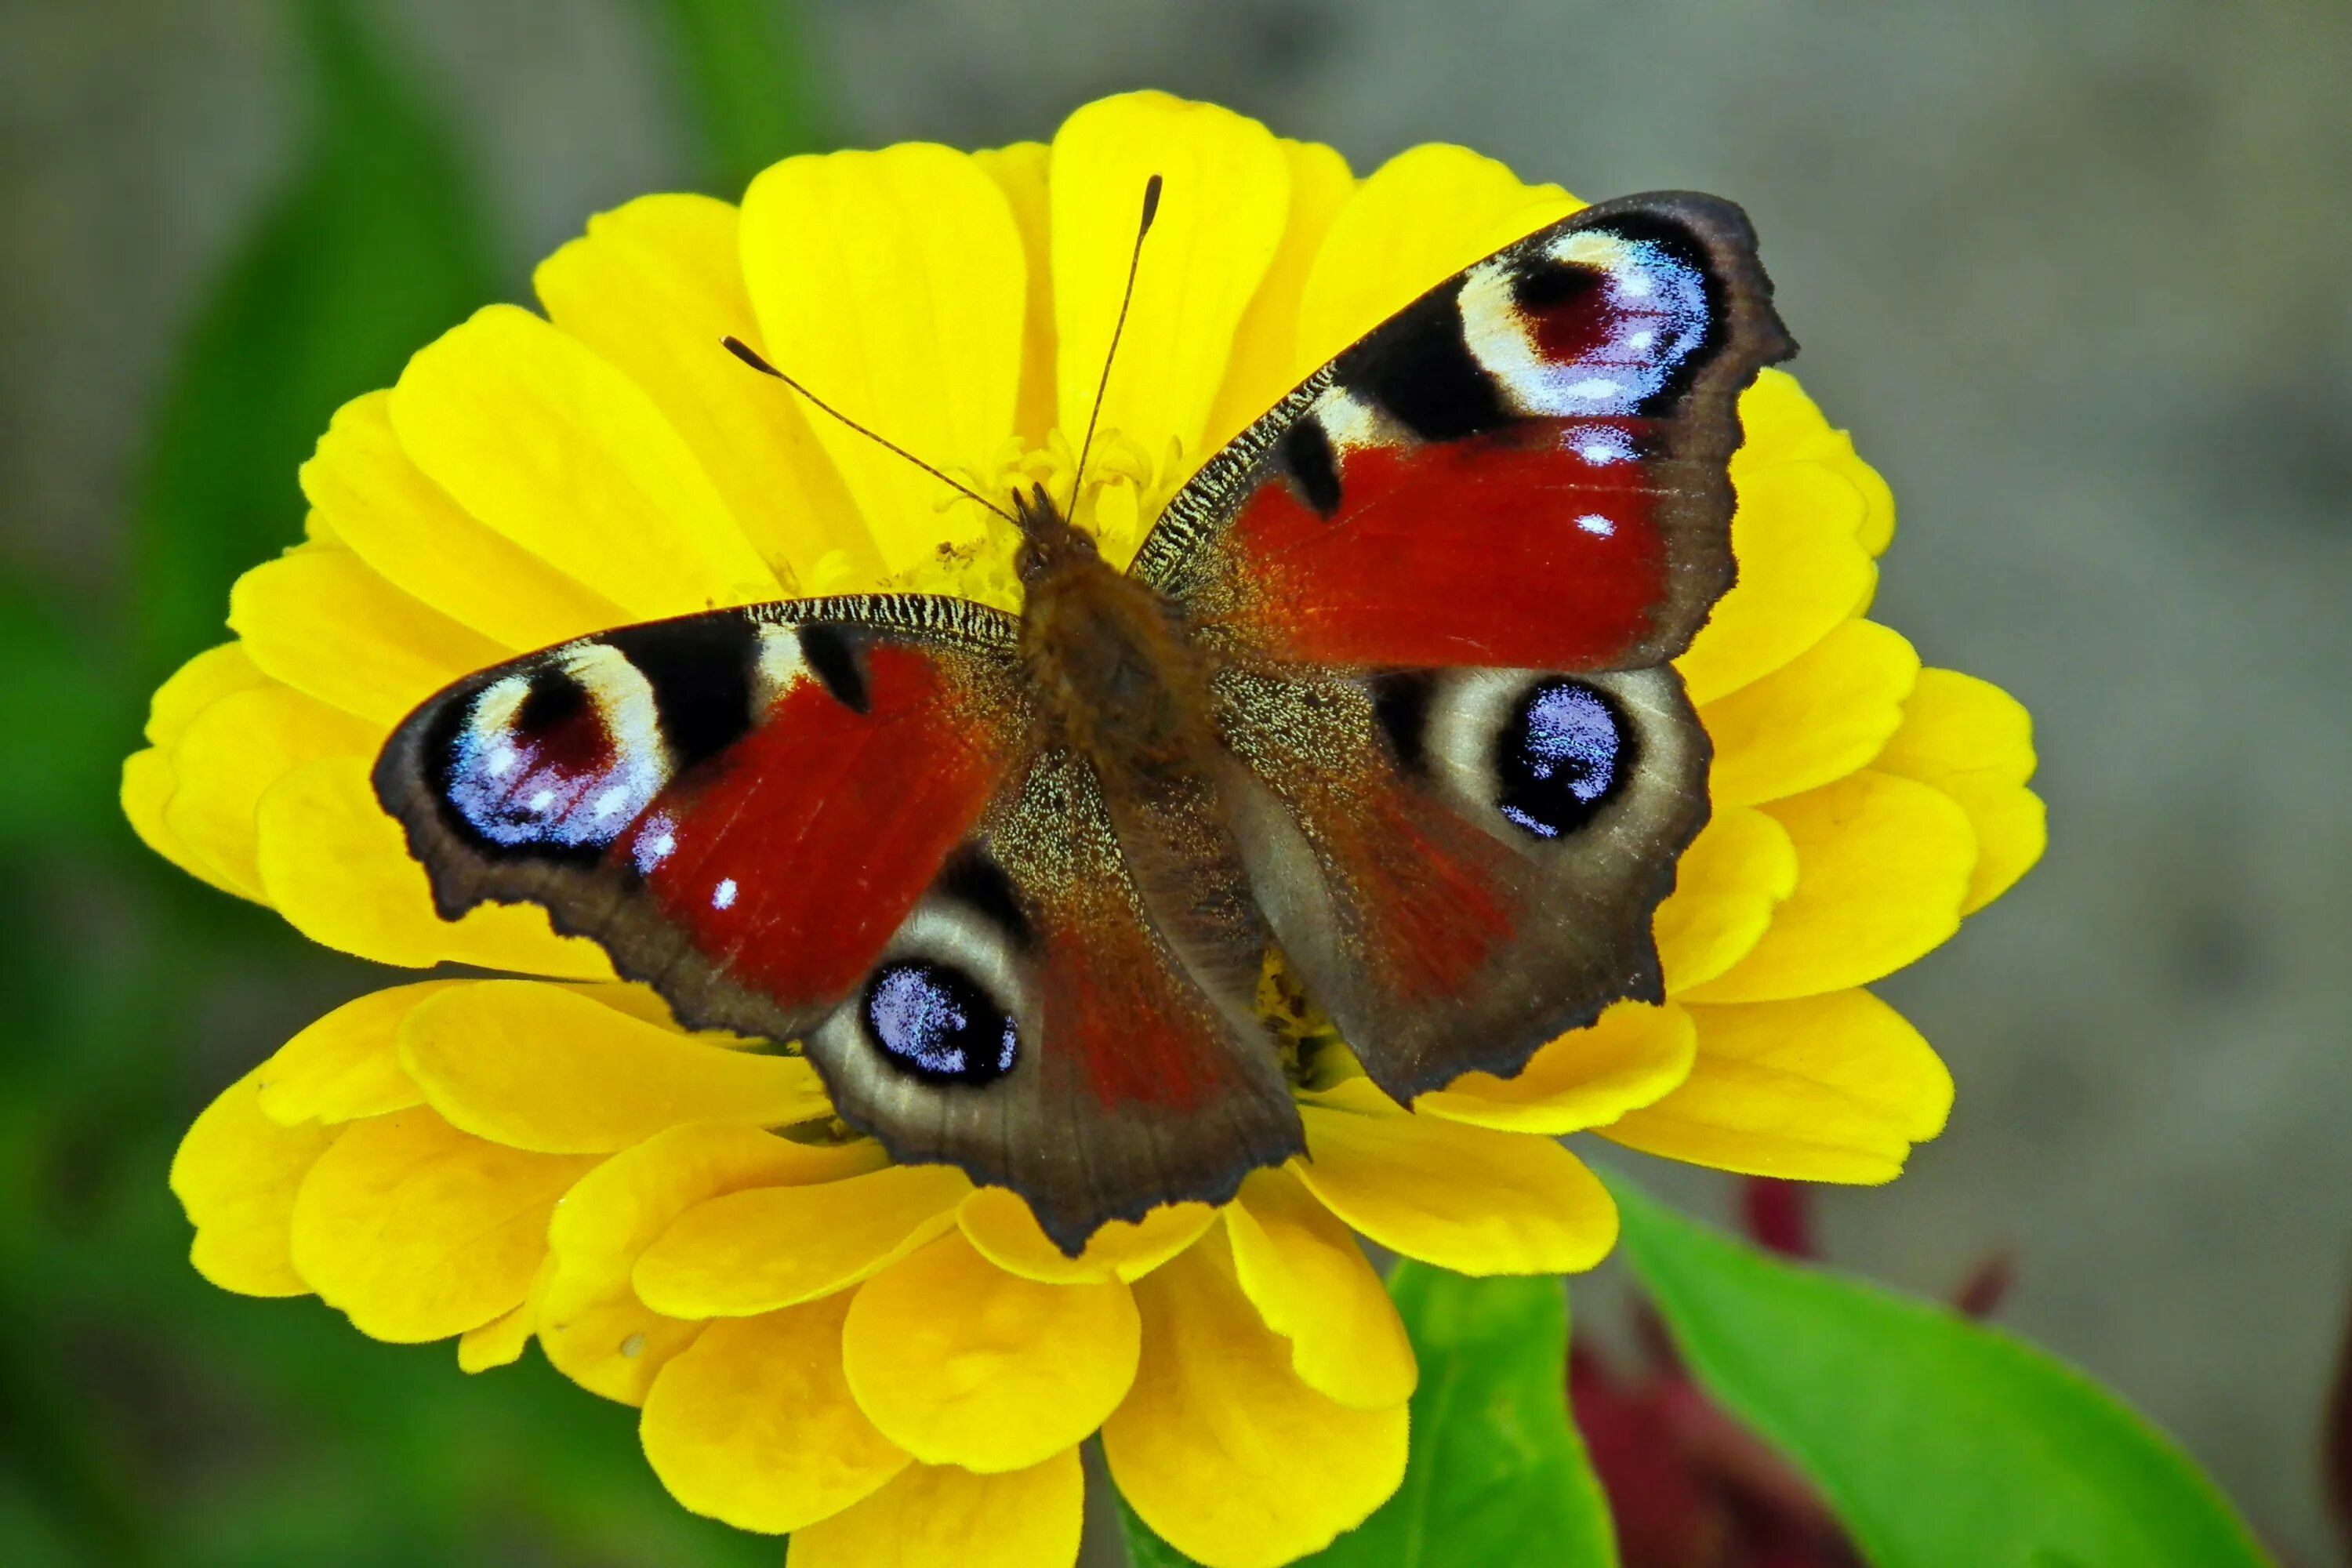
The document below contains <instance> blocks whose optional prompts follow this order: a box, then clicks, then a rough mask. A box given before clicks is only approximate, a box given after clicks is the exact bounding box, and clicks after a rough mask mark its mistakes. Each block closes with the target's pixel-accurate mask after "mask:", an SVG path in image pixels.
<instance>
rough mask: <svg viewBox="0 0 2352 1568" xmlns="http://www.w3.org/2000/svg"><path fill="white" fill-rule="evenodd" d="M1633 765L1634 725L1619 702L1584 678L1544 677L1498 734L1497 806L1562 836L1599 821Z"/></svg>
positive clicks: (1532, 829) (1537, 830) (1542, 833)
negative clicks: (1600, 813)
mask: <svg viewBox="0 0 2352 1568" xmlns="http://www.w3.org/2000/svg"><path fill="white" fill-rule="evenodd" d="M1633 764H1634V745H1633V726H1632V725H1631V724H1629V723H1628V722H1627V721H1626V720H1625V715H1624V714H1623V712H1622V711H1621V710H1619V708H1618V707H1617V704H1616V703H1614V702H1613V701H1612V700H1610V699H1609V698H1608V697H1607V696H1605V695H1603V694H1602V693H1601V691H1599V690H1597V689H1594V688H1592V687H1590V686H1587V685H1585V684H1584V683H1583V682H1582V681H1580V680H1568V679H1559V678H1555V679H1550V680H1545V681H1540V682H1538V684H1536V685H1535V686H1533V687H1531V688H1529V689H1528V692H1527V694H1526V695H1525V696H1523V697H1521V698H1520V699H1519V700H1518V702H1517V704H1516V705H1514V707H1513V708H1512V710H1511V717H1510V721H1508V722H1507V723H1506V724H1505V725H1504V726H1503V728H1502V731H1500V732H1499V733H1498V734H1497V735H1496V737H1495V779H1496V784H1497V785H1498V786H1499V791H1498V798H1497V799H1496V803H1495V804H1496V807H1497V808H1498V809H1499V810H1500V811H1501V812H1502V814H1503V815H1504V816H1506V817H1507V818H1508V819H1509V820H1510V821H1512V822H1514V823H1516V824H1517V825H1518V826H1521V827H1523V828H1525V829H1526V830H1527V831H1528V832H1529V833H1532V834H1534V835H1535V836H1536V837H1538V838H1559V837H1563V836H1565V835H1567V834H1570V833H1573V832H1575V831H1576V830H1577V829H1578V828H1580V827H1582V826H1585V824H1587V823H1589V822H1591V820H1592V818H1593V817H1594V816H1596V815H1597V814H1598V813H1599V812H1600V810H1601V807H1602V806H1604V805H1607V804H1608V803H1609V802H1610V801H1611V800H1612V798H1614V797H1615V795H1617V793H1618V792H1619V791H1620V790H1621V789H1622V787H1623V786H1624V783H1625V780H1626V778H1627V777H1628V776H1630V775H1631V773H1633Z"/></svg>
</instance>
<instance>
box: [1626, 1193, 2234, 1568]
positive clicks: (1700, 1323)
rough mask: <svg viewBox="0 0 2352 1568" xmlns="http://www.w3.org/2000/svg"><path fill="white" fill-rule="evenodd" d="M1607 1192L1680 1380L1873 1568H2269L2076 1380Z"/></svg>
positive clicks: (1967, 1329) (2196, 1477)
mask: <svg viewBox="0 0 2352 1568" xmlns="http://www.w3.org/2000/svg"><path fill="white" fill-rule="evenodd" d="M1609 1185H1610V1189H1611V1191H1612V1192H1613V1193H1614V1194H1616V1197H1617V1205H1618V1208H1619V1210H1620V1211H1621V1212H1622V1215H1623V1216H1624V1225H1625V1231H1624V1248H1625V1255H1626V1258H1628V1259H1629V1260H1630V1261H1631V1263H1632V1264H1633V1268H1634V1270H1635V1272H1636V1273H1638V1274H1639V1275H1640V1276H1641V1278H1642V1281H1643V1284H1644V1285H1646V1286H1647V1287H1648V1288H1649V1290H1650V1294H1651V1297H1652V1299H1653V1300H1654V1301H1655V1302H1656V1303H1657V1306H1658V1310H1660V1311H1661V1312H1662V1313H1663V1314H1664V1316H1665V1320H1666V1322H1667V1325H1668V1327H1669V1328H1671V1329H1672V1331H1673V1332H1674V1337H1675V1344H1676V1346H1677V1347H1678V1348H1679V1349H1680V1350H1681V1352H1682V1354H1683V1356H1684V1357H1685V1360H1686V1361H1687V1362H1688V1363H1689V1364H1690V1367H1691V1369H1692V1371H1693V1373H1695V1374H1696V1376H1697V1378H1698V1380H1699V1382H1700V1383H1701V1384H1703V1385H1704V1386H1705V1387H1706V1390H1707V1392H1708V1393H1709V1394H1712V1395H1713V1396H1714V1398H1715V1399H1716V1401H1717V1403H1718V1404H1719V1405H1722V1406H1723V1408H1724V1409H1725V1410H1727V1411H1728V1412H1729V1413H1730V1414H1731V1415H1734V1416H1736V1417H1737V1418H1738V1419H1739V1420H1740V1421H1741V1422H1743V1423H1745V1424H1746V1425H1747V1426H1749V1427H1750V1428H1752V1429H1753V1430H1754V1431H1755V1432H1756V1433H1757V1435H1758V1436H1761V1437H1762V1438H1763V1439H1764V1440H1765V1441H1767V1442H1769V1443H1770V1444H1771V1445H1772V1446H1773V1447H1776V1448H1778V1449H1779V1450H1780V1452H1781V1453H1783V1454H1785V1455H1786V1456H1787V1457H1788V1458H1790V1461H1792V1462H1793V1463H1794V1464H1795V1465H1796V1466H1797V1468H1799V1469H1801V1470H1802V1471H1803V1472H1804V1473H1805V1474H1806V1475H1807V1476H1808V1477H1810V1478H1811V1480H1812V1482H1813V1484H1814V1485H1815V1486H1817V1487H1818V1488H1820V1489H1821V1491H1822V1495H1823V1496H1824V1497H1826V1498H1827V1499H1828V1500H1829V1501H1830V1503H1831V1506H1832V1508H1834V1509H1835V1510H1836V1512H1837V1515H1838V1517H1839V1518H1840V1519H1841V1520H1843V1521H1844V1522H1845V1524H1846V1526H1847V1528H1848V1529H1850V1530H1851V1531H1853V1536H1854V1540H1855V1541H1856V1542H1857V1543H1858V1544H1859V1545H1860V1546H1861V1548H1862V1550H1863V1552H1864V1555H1866V1556H1867V1557H1868V1558H1869V1560H1870V1561H1871V1562H1872V1563H1874V1564H1875V1565H1876V1568H1950V1565H1951V1564H1953V1563H1968V1564H1969V1568H2060V1565H2062V1564H2063V1565H2065V1568H2175V1565H2177V1568H2253V1565H2257V1564H2267V1563H2268V1562H2269V1559H2268V1558H2266V1557H2265V1556H2264V1555H2263V1552H2262V1550H2261V1549H2260V1548H2259V1547H2257V1546H2256V1545H2255V1543H2254V1540H2253V1537H2252V1534H2251V1533H2249V1531H2247V1529H2246V1527H2245V1525H2244V1523H2243V1522H2242V1521H2240V1520H2239V1518H2238V1517H2237V1515H2236V1514H2235V1513H2234V1512H2232V1511H2231V1508H2230V1505H2229V1504H2228V1502H2227V1501H2225V1500H2223V1499H2222V1497H2221V1494H2220V1492H2219V1491H2217V1490H2216V1489H2214V1487H2213V1485H2212V1483H2211V1482H2210V1481H2208V1480H2207V1479H2205V1478H2204V1477H2203V1476H2202V1475H2201V1474H2200V1473H2199V1472H2198V1470H2197V1468H2196V1467H2195V1466H2193V1465H2192V1464H2190V1463H2189V1459H2188V1458H2186V1457H2185V1456H2184V1455H2182V1454H2181V1453H2180V1451H2179V1449H2177V1448H2175V1447H2173V1446H2172V1444H2171V1443H2170V1442H2169V1441H2168V1440H2167V1439H2166V1438H2165V1437H2164V1436H2163V1435H2162V1434H2160V1433H2158V1431H2157V1430H2156V1429H2155V1428H2154V1427H2153V1426H2149V1425H2148V1424H2147V1422H2146V1421H2144V1420H2142V1419H2141V1418H2140V1417H2139V1416H2137V1415H2135V1414H2133V1413H2132V1412H2131V1411H2130V1410H2128V1409H2127V1408H2126V1407H2125V1406H2124V1405H2122V1404H2121V1403H2120V1402H2118V1401H2117V1400H2116V1398H2115V1397H2114V1396H2113V1395H2111V1394H2106V1393H2105V1392H2104V1391H2103V1390H2101V1389H2100V1388H2098V1387H2097V1386H2096V1385H2095V1384H2093V1383H2092V1382H2091V1381H2090V1380H2089V1379H2088V1378H2086V1377H2084V1375H2083V1374H2082V1373H2078V1372H2076V1371H2074V1369H2073V1368H2071V1367H2068V1366H2066V1365H2064V1364H2063V1363H2060V1362H2058V1361H2057V1360H2055V1359H2054V1358H2053V1357H2051V1356H2049V1355H2047V1354H2045V1353H2043V1352H2041V1351H2038V1350H2035V1349H2033V1348H2032V1347H2031V1346H2028V1345H2026V1344H2024V1343H2022V1342H2020V1341H2018V1340H2016V1339H2014V1338H2011V1336H2010V1335H2008V1334H2005V1333H2001V1332H2000V1331H1997V1330H1992V1329H1987V1328H1982V1327H1979V1325H1977V1324H1974V1323H1971V1322H1969V1321H1967V1320H1966V1319H1964V1318H1962V1317H1960V1316H1959V1315H1958V1313H1955V1312H1952V1311H1949V1310H1945V1309H1943V1308H1940V1307H1934V1306H1928V1305H1926V1304H1924V1303H1921V1302H1917V1301H1911V1300H1904V1299H1902V1298H1900V1297H1897V1296H1895V1295H1893V1294H1891V1293H1889V1292H1887V1291H1885V1290H1883V1289H1878V1288H1877V1287H1875V1286H1872V1285H1868V1284H1865V1283H1864V1282H1862V1281H1860V1280H1855V1279H1843V1278H1841V1277H1839V1276H1837V1275H1834V1274H1829V1273H1824V1272H1819V1271H1816V1270H1812V1269H1807V1268H1797V1267H1794V1266H1792V1265H1790V1264H1787V1263H1782V1262H1780V1261H1777V1260H1775V1259H1772V1258H1766V1257H1764V1256H1763V1255H1761V1254H1759V1253H1758V1252H1755V1251H1754V1250H1752V1249H1750V1248H1748V1247H1745V1246H1743V1245H1741V1244H1740V1243H1738V1242H1735V1241H1732V1240H1730V1239H1729V1238H1727V1237H1723V1236H1721V1235H1718V1234H1717V1233H1716V1232H1714V1231H1711V1230H1709V1229H1707V1228H1706V1227H1705V1226H1699V1225H1696V1224H1694V1223H1693V1222H1691V1221H1689V1220H1687V1219H1684V1218H1683V1217H1681V1216H1680V1215H1675V1214H1674V1213H1672V1212H1670V1211H1669V1210H1667V1209H1665V1208H1664V1207H1661V1206H1660V1205H1658V1204H1657V1203H1655V1202H1654V1201H1653V1200H1652V1199H1650V1198H1649V1197H1647V1196H1645V1195H1644V1194H1643V1193H1642V1192H1641V1191H1640V1189H1638V1188H1636V1187H1634V1186H1633V1184H1630V1183H1628V1182H1626V1181H1624V1180H1623V1179H1622V1178H1618V1177H1612V1178H1611V1180H1610V1183H1609Z"/></svg>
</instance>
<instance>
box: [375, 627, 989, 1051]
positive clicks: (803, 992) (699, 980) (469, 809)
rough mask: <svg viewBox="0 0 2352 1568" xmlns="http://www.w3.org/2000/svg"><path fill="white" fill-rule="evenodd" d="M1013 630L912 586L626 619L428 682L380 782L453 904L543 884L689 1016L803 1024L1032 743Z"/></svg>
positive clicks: (539, 899) (573, 928)
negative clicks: (1023, 720)
mask: <svg viewBox="0 0 2352 1568" xmlns="http://www.w3.org/2000/svg"><path fill="white" fill-rule="evenodd" d="M1014 640H1015V633H1014V630H1013V625H1012V623H1011V622H1010V621H1009V620H1007V619H1006V618H1005V617H1003V616H998V615H996V614H995V612H993V611H987V610H983V609H981V608H980V607H978V606H975V605H963V604H961V603H960V602H957V601H951V600H944V599H930V598H925V597H919V596H915V595H897V596H892V595H876V596H872V597H866V598H859V599H839V600H829V601H805V602H802V603H797V604H792V605H773V606H759V607H754V608H751V609H746V610H719V611H713V612H711V613H709V614H708V615H701V616H684V617H681V618H679V619H677V620H672V621H658V622H652V623H648V624H646V625H643V626H625V627H622V628H620V629H618V630H615V631H612V632H608V633H605V634H604V635H603V636H601V637H592V638H584V639H583V640H581V641H578V642H574V643H567V644H565V645H563V646H562V647H555V648H550V649H548V650H546V651H545V652H542V653H537V654H532V655H530V656H529V657H528V658H520V659H517V660H514V661H513V662H512V663H509V664H505V665H500V666H499V667H497V668H492V669H488V670H484V671H482V672H481V673H479V674H478V675H475V676H473V677H470V678H468V679H466V680H463V681H460V682H458V683H457V685H455V686H453V687H451V688H449V689H447V690H446V691H444V692H442V693H440V694H439V695H437V696H436V697H435V698H433V699H432V700H429V701H427V702H426V703H425V704H424V705H423V706H422V707H420V708H419V709H418V710H416V711H415V713H413V714H411V715H410V716H409V717H408V718H407V719H406V720H405V721H403V722H402V724H401V725H400V727H399V728H398V729H397V730H396V731H394V734H393V737H392V739H391V740H390V741H389V742H387V743H386V744H385V747H384V751H383V755H382V757H380V758H379V759H378V761H377V764H376V771H375V784H376V793H377V795H378V797H379V798H380V799H381V800H382V801H383V804H384V806H385V808H386V809H387V810H389V811H390V812H391V813H392V814H393V815H394V816H395V817H397V818H399V820H400V821H401V823H402V824H403V826H404V827H405V828H406V829H407V831H408V841H409V847H410V850H411V852H412V853H413V854H415V857H416V858H417V859H418V860H420V861H421V862H423V864H424V866H425V872H426V875H427V876H428V878H429V879H430V880H431V882H432V885H433V891H434V898H435V901H436V905H437V907H438V908H439V909H440V910H441V912H442V914H443V915H444V916H445V917H446V918H448V919H455V918H457V916H458V915H459V914H462V913H463V912H464V911H465V910H467V909H468V908H471V907H472V906H473V905H475V904H478V903H483V902H504V903H516V902H530V903H536V904H539V905H541V907H543V908H545V909H546V910H547V911H548V913H549V916H550V918H551V920H552V921H553V922H554V923H555V925H556V927H557V929H559V930H561V931H567V932H571V933H573V934H577V935H582V936H587V937H590V938H593V940H594V941H596V942H598V943H600V944H601V945H602V946H603V947H604V950H605V951H606V952H608V953H610V954H611V955H612V958H613V962H614V966H615V967H616V968H617V969H619V970H620V972H621V973H623V974H625V975H626V976H628V977H630V978H632V979H637V980H643V981H646V982H647V983H649V984H652V985H654V986H655V987H656V989H658V990H659V991H660V992H661V993H662V994H663V995H664V996H666V997H667V999H668V1000H669V1002H670V1005H671V1006H672V1007H673V1008H675V1009H676V1010H677V1014H678V1016H680V1017H681V1018H682V1019H684V1020H686V1021H688V1023H691V1024H694V1025H697V1026H709V1027H717V1028H726V1029H731V1030H734V1031H736V1032H738V1033H740V1034H747V1035H761V1036H766V1037H771V1038H774V1039H779V1040H783V1039H791V1038H793V1037H795V1036H796V1035H798V1034H799V1033H800V1032H802V1031H803V1029H805V1028H807V1027H809V1026H812V1025H814V1024H815V1023H816V1022H818V1021H819V1020H821V1019H822V1018H823V1017H824V1016H825V1015H826V1014H827V1013H829V1012H830V1011H831V1010H832V1009H833V1008H834V1007H835V1006H836V1005H839V1004H840V1002H841V1001H842V1000H843V998H844V997H845V995H846V994H847V993H848V992H849V991H850V990H852V989H853V988H854V987H856V984H857V983H858V981H859V980H860V979H861V978H862V977H863V976H864V975H865V973H866V968H867V966H868V965H869V964H870V963H871V962H872V960H873V958H874V955H875V954H876V953H877V952H879V951H880V949H881V947H882V945H883V943H884V942H886V941H887V939H888V937H889V936H890V933H891V932H892V931H894V930H895V929H897V927H898V923H899V922H900V921H902V920H903V919H904V918H905V917H906V915H907V912H908V910H909V909H911V908H912V907H913V906H914V904H915V903H916V901H917V900H919V899H920V898H921V896H922V894H923V890H924V889H925V888H927V887H928V886H929V884H930V882H931V881H932V879H933V878H935V877H936V876H937V875H938V873H939V871H940V866H941V864H942V863H943V861H944V860H945V859H946V858H947V856H948V854H949V852H950V850H951V849H952V848H953V847H954V846H955V845H956V844H957V843H958V842H960V841H961V839H963V838H964V837H966V836H968V835H969V834H970V833H971V829H972V826H973V824H974V823H975V822H976V821H977V819H978V818H979V816H980V814H981V812H982V810H983V809H984V808H985V806H986V805H987V803H988V801H989V799H990V798H991V797H992V795H993V794H994V793H995V791H996V789H997V787H998V785H999V784H1000V783H1001V781H1002V780H1003V777H1004V776H1005V774H1006V773H1008V772H1009V771H1010V770H1011V769H1012V767H1013V764H1014V763H1015V762H1017V761H1018V758H1017V756H1016V755H1015V751H1016V748H1017V746H1018V745H1019V743H1020V737H1021V735H1022V731H1021V730H1020V729H1019V727H1018V722H1017V720H1016V718H1015V712H1016V709H1017V705H1018V701H1019V699H1018V697H1017V694H1016V689H1015V688H1014V687H1013V684H1012V681H1011V675H1012V669H1013V658H1014V655H1013V646H1014Z"/></svg>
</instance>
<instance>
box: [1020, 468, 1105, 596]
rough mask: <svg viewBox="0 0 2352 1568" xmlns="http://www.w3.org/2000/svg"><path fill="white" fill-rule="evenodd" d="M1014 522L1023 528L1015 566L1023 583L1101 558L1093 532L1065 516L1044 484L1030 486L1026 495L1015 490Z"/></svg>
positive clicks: (1033, 582) (1035, 580)
mask: <svg viewBox="0 0 2352 1568" xmlns="http://www.w3.org/2000/svg"><path fill="white" fill-rule="evenodd" d="M1013 526H1014V527H1015V528H1018V529H1019V530H1020V531H1021V550H1020V552H1019V553H1018V554H1016V555H1015V556H1014V557H1013V571H1014V572H1015V574H1018V575H1019V577H1020V579H1021V583H1022V585H1023V586H1024V587H1029V586H1033V585H1034V584H1036V583H1037V581H1038V580H1039V579H1040V578H1043V577H1046V576H1049V575H1052V574H1055V573H1056V572H1059V571H1063V570H1066V569H1067V568H1068V567H1070V566H1073V565H1076V564H1077V563H1084V562H1094V561H1098V560H1100V559H1101V552H1098V551H1097V549H1096V548H1095V541H1094V535H1092V534H1090V533H1088V532H1087V531H1086V530H1085V529H1083V528H1080V527H1078V526H1077V525H1076V523H1074V522H1072V521H1070V520H1069V519H1068V518H1066V517H1065V516H1063V515H1062V509H1061V507H1060V506H1059V505H1058V504H1057V503H1056V502H1055V500H1054V498H1053V497H1052V496H1051V495H1048V494H1047V493H1046V491H1045V486H1043V485H1032V486H1030V487H1029V493H1028V494H1027V495H1025V496H1024V495H1022V494H1020V493H1019V492H1018V491H1016V492H1014V494H1013Z"/></svg>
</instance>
